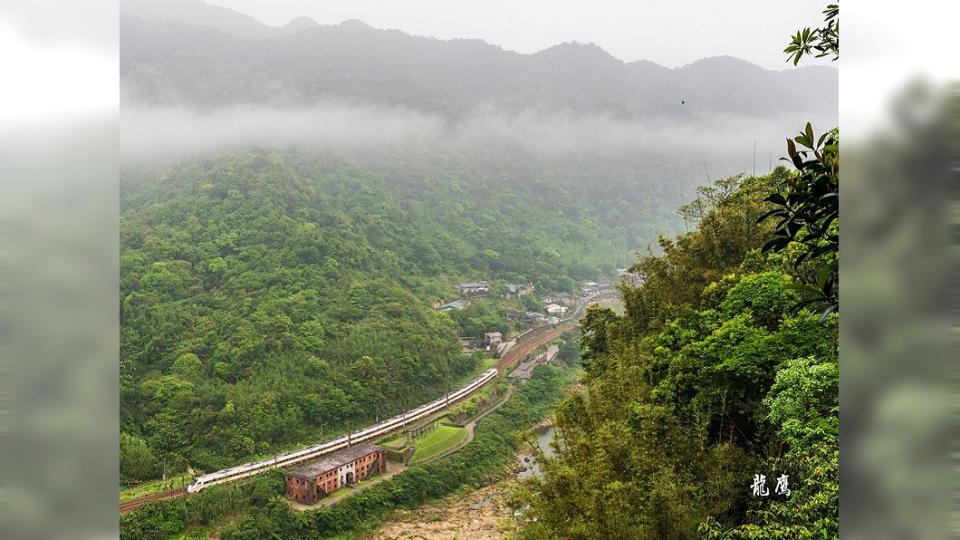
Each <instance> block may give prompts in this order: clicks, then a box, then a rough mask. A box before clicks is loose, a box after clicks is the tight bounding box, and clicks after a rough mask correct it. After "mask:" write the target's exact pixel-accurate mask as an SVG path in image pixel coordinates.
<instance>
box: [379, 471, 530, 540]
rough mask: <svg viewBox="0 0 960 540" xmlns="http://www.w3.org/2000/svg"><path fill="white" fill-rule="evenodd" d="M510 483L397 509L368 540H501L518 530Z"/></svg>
mask: <svg viewBox="0 0 960 540" xmlns="http://www.w3.org/2000/svg"><path fill="white" fill-rule="evenodd" d="M509 486H510V483H509V482H500V483H497V484H494V485H491V486H487V487H484V488H480V489H478V490H476V491H472V492H470V493H468V494H467V495H454V496H451V497H447V498H446V499H443V500H442V501H440V502H438V503H435V504H429V505H424V506H421V507H420V508H417V509H416V510H402V511H397V512H394V513H393V514H392V515H391V517H390V518H389V519H388V520H387V521H385V522H384V525H383V526H382V527H380V529H378V530H377V531H375V532H373V533H370V534H368V535H366V536H364V539H366V540H400V539H404V540H455V539H467V538H469V539H471V540H498V539H501V538H507V537H508V536H509V535H510V534H511V533H514V532H516V531H517V527H518V525H517V522H516V521H514V519H513V513H512V511H511V510H510V508H509V507H508V506H507V505H506V494H507V490H508V489H509Z"/></svg>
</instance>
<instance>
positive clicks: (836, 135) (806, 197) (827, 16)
mask: <svg viewBox="0 0 960 540" xmlns="http://www.w3.org/2000/svg"><path fill="white" fill-rule="evenodd" d="M823 14H824V26H823V27H820V28H814V29H813V30H810V29H809V28H805V29H803V30H802V31H799V32H797V35H796V36H794V37H793V39H792V41H791V43H790V45H788V46H787V48H786V49H784V52H785V53H787V59H788V60H789V59H790V58H792V59H793V64H794V65H796V64H797V63H798V62H800V59H801V58H802V57H803V56H804V55H809V54H810V53H811V48H812V49H814V50H816V51H817V52H818V54H817V57H818V58H820V57H824V56H831V55H832V56H833V60H837V59H839V58H840V5H839V4H829V5H828V6H827V8H826V10H824V12H823ZM798 145H799V146H800V148H803V149H802V150H798V149H797V146H798ZM787 154H788V155H789V160H790V161H791V162H792V163H793V166H794V167H796V169H797V174H795V175H793V176H790V177H788V178H787V181H786V182H785V183H784V184H783V185H781V186H778V190H777V192H776V193H773V194H771V195H770V196H769V197H768V198H767V200H768V201H769V202H771V203H773V204H775V205H776V208H774V209H773V210H771V211H770V212H768V213H767V214H765V215H764V216H763V217H761V220H764V219H771V220H772V219H777V220H778V221H777V224H776V231H775V233H774V235H773V238H771V239H770V241H769V242H767V244H766V245H765V246H764V247H763V250H764V251H770V250H773V251H784V250H786V249H788V248H789V247H791V246H793V248H794V251H796V252H799V255H798V256H797V257H796V258H795V259H794V267H795V268H797V269H800V268H801V266H802V265H804V263H806V266H807V268H808V270H807V271H802V270H801V271H800V272H799V276H798V277H799V278H800V279H799V281H800V282H801V283H803V284H805V285H806V287H805V289H806V290H805V293H806V294H805V296H806V297H807V298H806V300H805V301H804V302H803V303H802V304H801V305H810V304H814V305H819V306H820V307H821V308H822V310H823V311H822V318H821V322H823V321H824V320H825V319H826V317H827V316H828V315H829V314H830V313H832V312H834V311H839V309H840V302H839V286H840V283H839V280H840V266H839V265H840V226H839V217H840V130H839V128H834V129H832V130H830V131H828V132H826V133H824V134H822V135H821V136H820V137H819V138H816V136H815V135H814V132H813V127H812V126H811V125H810V123H809V122H808V123H807V125H806V127H805V128H804V130H803V131H802V132H801V133H800V134H799V135H798V136H796V137H794V138H793V139H787ZM797 246H799V248H798V247H797Z"/></svg>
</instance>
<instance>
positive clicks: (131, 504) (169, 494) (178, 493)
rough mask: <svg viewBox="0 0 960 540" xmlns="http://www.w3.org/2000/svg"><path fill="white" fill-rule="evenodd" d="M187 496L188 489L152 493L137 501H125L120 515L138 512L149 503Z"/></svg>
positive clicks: (138, 498) (121, 504)
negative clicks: (138, 509)
mask: <svg viewBox="0 0 960 540" xmlns="http://www.w3.org/2000/svg"><path fill="white" fill-rule="evenodd" d="M186 494H187V488H185V487H184V488H177V489H171V490H168V491H161V492H158V493H151V494H150V495H144V496H143V497H137V498H136V499H130V500H129V501H124V502H122V503H120V513H121V514H123V513H124V512H129V511H131V510H136V509H137V508H139V507H141V506H143V505H144V504H147V503H148V502H153V501H161V500H163V499H175V498H177V497H183V496H184V495H186Z"/></svg>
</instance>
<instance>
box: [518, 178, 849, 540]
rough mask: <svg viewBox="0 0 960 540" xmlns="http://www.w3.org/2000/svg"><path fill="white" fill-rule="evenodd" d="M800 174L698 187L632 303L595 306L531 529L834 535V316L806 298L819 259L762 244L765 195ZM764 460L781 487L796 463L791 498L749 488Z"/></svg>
mask: <svg viewBox="0 0 960 540" xmlns="http://www.w3.org/2000/svg"><path fill="white" fill-rule="evenodd" d="M792 174H793V173H790V172H788V171H787V170H786V169H782V168H781V169H777V170H776V171H775V172H774V174H772V175H770V176H766V177H758V178H747V179H743V180H740V179H737V178H734V179H729V180H726V181H723V182H718V184H717V185H716V186H714V187H712V188H708V189H704V190H701V198H700V199H698V201H695V203H696V204H695V206H696V207H699V208H701V209H702V210H703V214H702V217H701V218H700V219H699V223H698V226H697V228H696V230H694V231H692V232H690V233H687V234H684V235H681V236H679V237H677V238H676V239H664V240H662V241H661V245H662V247H663V254H662V255H658V256H652V255H651V256H645V257H642V258H641V259H640V260H639V261H637V262H636V263H635V264H634V265H633V267H632V270H633V271H636V272H640V273H642V274H643V275H644V276H645V282H644V283H643V285H641V286H639V287H636V288H627V289H625V290H624V297H625V305H626V313H625V314H624V315H623V316H619V317H618V316H616V315H614V314H613V313H612V312H610V311H609V310H605V309H591V310H590V311H589V312H588V315H587V319H586V321H585V323H584V325H583V326H584V338H583V341H582V346H583V349H584V357H585V361H586V365H587V379H586V385H585V386H586V387H585V388H584V390H583V391H582V392H579V393H576V394H575V395H573V396H572V397H570V398H568V399H567V400H565V401H564V402H563V403H562V404H561V405H560V406H559V408H558V411H557V428H558V433H559V436H558V439H557V441H558V442H557V449H558V451H557V455H556V457H555V458H553V459H549V460H546V463H545V464H544V467H545V470H546V471H547V473H546V481H545V482H544V483H543V484H540V485H534V486H532V487H531V488H530V493H529V495H528V498H527V502H528V503H529V504H530V505H531V512H530V514H529V515H528V521H527V525H528V527H527V529H526V531H525V533H524V535H525V536H526V537H528V538H598V539H599V538H603V539H614V538H622V539H637V538H650V539H653V538H657V539H671V538H677V539H682V538H696V537H698V536H705V537H708V538H829V537H832V536H833V535H835V534H836V530H837V527H838V493H839V478H838V475H839V471H838V466H837V463H838V462H837V459H838V458H837V444H838V431H839V415H838V407H839V396H838V387H837V384H838V376H839V369H838V356H837V348H838V347H837V316H836V315H830V316H828V317H827V318H826V319H825V320H824V321H823V324H821V322H820V314H819V313H817V312H814V311H811V310H809V309H808V308H804V307H802V305H801V301H802V298H801V296H800V294H801V293H800V292H798V291H803V289H801V288H799V287H798V286H797V284H798V283H799V282H801V281H802V280H804V279H806V278H808V275H807V274H810V273H814V274H815V273H816V272H817V264H818V263H819V261H814V260H808V261H806V262H804V263H802V264H800V265H796V266H795V265H794V261H795V260H796V259H797V257H798V256H799V255H801V254H802V250H801V249H799V248H798V247H795V248H794V249H787V250H785V251H784V252H782V253H777V254H763V253H761V251H760V248H761V247H762V246H763V244H764V243H765V242H766V241H767V239H768V238H769V237H770V235H771V234H772V231H773V225H772V224H764V223H759V224H758V223H757V219H758V218H759V217H760V216H762V214H763V213H764V212H766V211H768V210H769V209H770V208H771V207H772V204H771V203H769V202H767V201H766V200H765V199H766V197H767V196H768V194H769V193H770V192H771V191H776V190H777V189H778V188H779V187H782V186H784V185H785V184H786V181H787V179H788V178H790V176H791V175H792ZM687 210H689V208H688V209H687ZM759 474H762V475H764V476H765V478H766V480H767V482H768V484H769V485H768V486H767V490H768V492H769V493H774V490H775V487H776V480H777V479H778V478H780V477H781V476H784V475H786V477H787V482H788V486H789V489H790V490H791V494H790V495H789V500H788V498H787V496H786V495H784V494H782V493H781V494H776V495H774V496H773V498H768V497H762V496H758V495H756V494H752V492H751V486H752V483H753V482H754V481H755V479H756V478H757V477H756V475H759Z"/></svg>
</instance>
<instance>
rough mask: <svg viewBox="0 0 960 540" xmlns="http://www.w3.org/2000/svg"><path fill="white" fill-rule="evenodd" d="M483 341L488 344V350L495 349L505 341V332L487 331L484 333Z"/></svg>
mask: <svg viewBox="0 0 960 540" xmlns="http://www.w3.org/2000/svg"><path fill="white" fill-rule="evenodd" d="M483 341H484V343H485V344H486V345H487V350H491V351H495V350H497V348H498V347H499V346H500V343H502V342H503V334H501V333H500V332H487V333H485V334H483Z"/></svg>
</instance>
